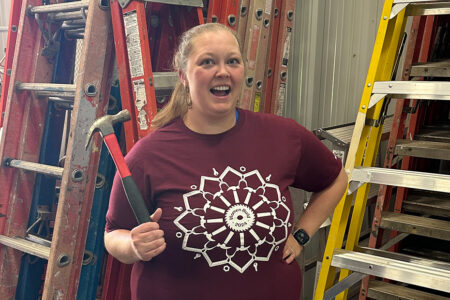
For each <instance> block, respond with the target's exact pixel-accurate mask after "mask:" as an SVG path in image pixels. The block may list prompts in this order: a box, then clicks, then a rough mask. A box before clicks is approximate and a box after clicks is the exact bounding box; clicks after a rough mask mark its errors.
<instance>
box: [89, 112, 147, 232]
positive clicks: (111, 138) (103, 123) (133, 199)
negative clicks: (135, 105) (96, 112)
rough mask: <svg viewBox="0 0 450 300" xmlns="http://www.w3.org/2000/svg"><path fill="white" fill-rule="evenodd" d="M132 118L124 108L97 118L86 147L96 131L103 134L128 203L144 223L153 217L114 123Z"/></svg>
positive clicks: (139, 220)
mask: <svg viewBox="0 0 450 300" xmlns="http://www.w3.org/2000/svg"><path fill="white" fill-rule="evenodd" d="M130 119H131V117H130V113H129V112H128V110H126V109H124V110H122V111H120V112H118V113H117V114H115V115H106V116H103V117H101V118H99V119H97V120H95V121H94V123H93V124H92V126H91V128H90V129H89V132H88V136H87V140H86V149H87V148H88V146H89V143H90V141H91V139H92V136H93V134H94V133H95V132H96V131H98V132H100V136H102V138H103V140H104V142H105V144H106V147H107V148H108V150H109V153H110V154H111V157H112V159H113V161H114V164H115V165H116V168H117V171H118V172H119V176H120V179H121V180H122V185H123V189H124V191H125V194H126V196H127V199H128V203H130V206H131V209H132V210H133V213H134V215H135V217H136V220H137V221H138V223H139V224H142V223H145V222H150V221H151V218H150V216H149V212H148V209H147V206H146V205H145V201H144V198H143V197H142V194H141V192H140V191H139V189H138V187H137V185H136V182H135V181H134V179H133V177H132V176H131V172H130V169H129V168H128V166H127V164H126V162H125V159H124V157H123V154H122V151H121V150H120V146H119V143H118V142H117V137H116V135H115V134H114V128H113V124H115V123H119V122H125V121H128V120H130Z"/></svg>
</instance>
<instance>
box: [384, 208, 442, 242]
mask: <svg viewBox="0 0 450 300" xmlns="http://www.w3.org/2000/svg"><path fill="white" fill-rule="evenodd" d="M380 227H381V228H387V229H392V230H397V231H400V232H405V233H410V234H415V235H420V236H425V237H431V238H435V239H440V240H444V241H450V222H448V221H444V220H436V219H431V218H426V217H421V216H412V215H407V214H400V213H394V212H388V211H385V212H383V214H382V218H381V222H380Z"/></svg>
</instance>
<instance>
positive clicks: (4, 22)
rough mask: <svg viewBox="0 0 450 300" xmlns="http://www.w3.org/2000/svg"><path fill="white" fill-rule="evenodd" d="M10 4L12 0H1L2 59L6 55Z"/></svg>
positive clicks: (0, 40) (0, 46)
mask: <svg viewBox="0 0 450 300" xmlns="http://www.w3.org/2000/svg"><path fill="white" fill-rule="evenodd" d="M10 5H11V0H0V61H1V60H2V59H3V57H5V48H6V38H7V36H8V31H7V30H8V23H9V7H10ZM2 65H3V64H2ZM2 71H3V70H2Z"/></svg>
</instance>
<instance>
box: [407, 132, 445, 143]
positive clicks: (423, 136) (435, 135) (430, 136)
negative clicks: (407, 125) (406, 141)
mask: <svg viewBox="0 0 450 300" xmlns="http://www.w3.org/2000/svg"><path fill="white" fill-rule="evenodd" d="M414 139H416V140H421V141H431V142H442V143H450V130H442V129H422V130H421V131H420V132H419V133H416V135H415V136H414Z"/></svg>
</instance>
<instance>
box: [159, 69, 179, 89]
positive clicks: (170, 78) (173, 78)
mask: <svg viewBox="0 0 450 300" xmlns="http://www.w3.org/2000/svg"><path fill="white" fill-rule="evenodd" d="M153 79H154V81H155V90H172V89H173V88H174V87H175V84H176V83H177V81H178V75H177V73H176V72H154V73H153Z"/></svg>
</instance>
